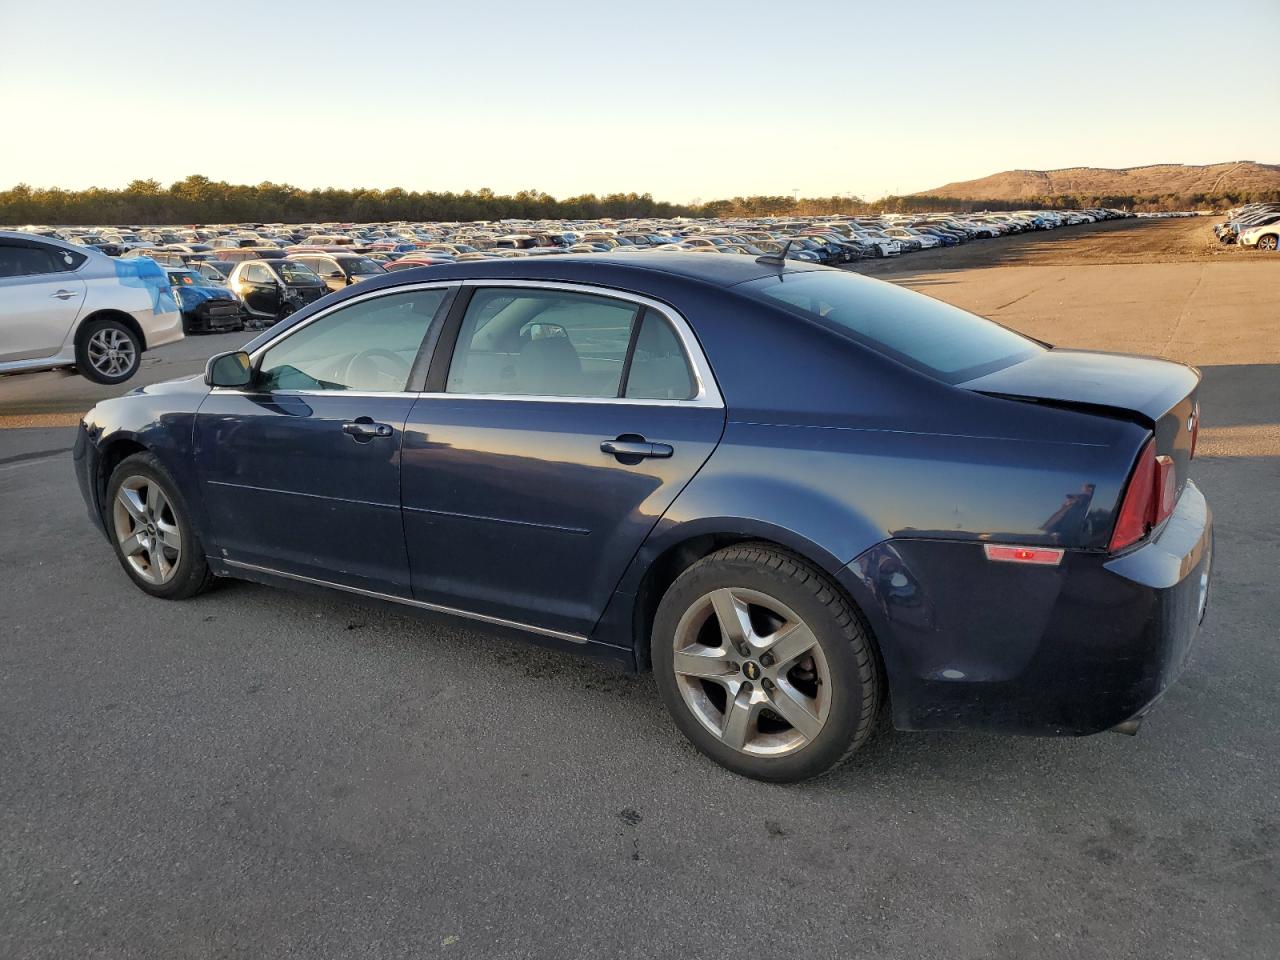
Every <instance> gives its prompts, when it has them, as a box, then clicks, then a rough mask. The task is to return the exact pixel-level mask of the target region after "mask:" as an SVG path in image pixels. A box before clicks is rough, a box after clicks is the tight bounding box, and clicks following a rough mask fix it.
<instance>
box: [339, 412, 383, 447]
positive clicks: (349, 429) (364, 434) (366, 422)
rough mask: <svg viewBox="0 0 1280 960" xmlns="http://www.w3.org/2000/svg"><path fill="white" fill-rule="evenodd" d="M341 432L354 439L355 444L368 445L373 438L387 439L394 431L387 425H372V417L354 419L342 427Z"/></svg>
mask: <svg viewBox="0 0 1280 960" xmlns="http://www.w3.org/2000/svg"><path fill="white" fill-rule="evenodd" d="M342 432H343V433H345V434H347V435H348V436H350V437H352V438H354V439H355V441H356V443H368V442H369V441H370V440H373V439H374V438H375V437H389V436H391V435H392V434H393V433H395V431H394V430H392V429H391V424H389V423H374V422H373V418H372V417H356V418H355V419H354V420H352V421H350V422H348V423H344V424H343V425H342Z"/></svg>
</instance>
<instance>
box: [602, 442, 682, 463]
mask: <svg viewBox="0 0 1280 960" xmlns="http://www.w3.org/2000/svg"><path fill="white" fill-rule="evenodd" d="M600 449H601V450H602V451H603V452H605V453H609V454H612V455H613V456H615V457H618V458H622V457H656V458H658V459H666V458H667V457H669V456H671V455H672V454H673V453H675V448H674V447H672V446H671V444H669V443H650V442H649V441H648V440H605V441H604V442H603V443H601V444H600Z"/></svg>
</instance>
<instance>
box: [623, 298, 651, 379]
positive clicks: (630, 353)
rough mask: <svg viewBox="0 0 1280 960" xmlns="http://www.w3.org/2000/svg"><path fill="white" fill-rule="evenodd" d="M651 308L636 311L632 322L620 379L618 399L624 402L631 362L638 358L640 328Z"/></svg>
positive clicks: (643, 307)
mask: <svg viewBox="0 0 1280 960" xmlns="http://www.w3.org/2000/svg"><path fill="white" fill-rule="evenodd" d="M648 313H649V308H648V307H646V306H644V305H643V304H642V305H641V307H640V309H639V310H637V311H636V315H635V319H633V320H632V321H631V340H630V342H629V343H628V344H627V356H626V359H625V360H623V361H622V376H621V377H620V378H618V397H617V399H619V400H622V399H624V398H625V397H626V395H627V382H628V381H629V380H630V379H631V361H632V360H634V359H635V356H636V341H638V340H639V339H640V328H641V327H643V326H644V318H645V317H646V316H647V315H648Z"/></svg>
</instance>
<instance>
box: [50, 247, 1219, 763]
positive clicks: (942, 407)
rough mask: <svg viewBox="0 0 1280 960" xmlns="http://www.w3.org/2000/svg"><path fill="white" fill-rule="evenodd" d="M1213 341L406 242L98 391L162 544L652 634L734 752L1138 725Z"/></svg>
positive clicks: (598, 643)
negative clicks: (1192, 363) (1018, 321)
mask: <svg viewBox="0 0 1280 960" xmlns="http://www.w3.org/2000/svg"><path fill="white" fill-rule="evenodd" d="M1199 381H1200V378H1199V375H1198V373H1197V372H1196V371H1195V370H1194V369H1192V368H1190V367H1186V366H1183V365H1180V364H1176V363H1169V362H1166V361H1162V360H1154V359H1144V358H1139V357H1129V356H1120V355H1114V354H1100V353H1088V352H1081V351H1076V350H1063V349H1054V348H1052V347H1050V346H1048V345H1046V344H1043V343H1040V342H1037V341H1034V340H1030V339H1028V338H1026V337H1023V336H1021V335H1019V334H1017V333H1014V332H1012V331H1010V330H1007V329H1005V328H1004V327H1001V326H999V325H997V324H995V323H992V322H990V321H988V320H984V319H982V318H979V317H975V316H973V315H971V314H969V313H965V312H964V311H962V310H958V309H956V308H954V307H950V306H947V305H945V304H943V303H940V302H938V301H936V300H933V299H930V298H928V297H925V296H921V295H919V294H916V293H912V292H910V291H907V290H904V289H901V288H899V287H895V286H892V285H889V284H886V283H881V282H878V281H876V280H871V279H867V278H864V277H860V276H856V275H853V274H850V273H846V272H843V271H840V270H834V269H826V268H822V267H817V266H815V265H811V264H801V263H795V262H787V263H782V262H780V261H778V260H776V259H774V258H771V257H768V256H766V257H760V258H751V257H746V256H735V255H718V256H706V255H695V254H679V253H631V254H628V255H626V256H621V255H608V254H603V255H592V256H586V257H576V256H563V257H553V258H540V259H516V260H483V261H476V262H471V263H458V264H449V265H439V266H433V267H427V268H423V269H417V270H405V271H401V272H399V273H395V274H390V275H387V276H385V277H378V278H376V279H373V280H370V281H367V282H366V283H362V284H359V285H358V286H354V287H349V288H347V289H346V290H344V291H343V292H341V293H338V294H331V295H329V296H326V297H324V298H323V299H322V300H320V301H319V302H317V303H314V304H311V305H309V306H307V307H306V308H304V309H302V310H299V311H298V312H297V313H296V314H295V315H294V316H292V317H290V318H289V319H288V320H286V321H284V322H282V323H281V324H278V325H277V326H276V327H273V328H272V329H271V330H269V331H268V332H267V333H264V334H263V335H262V336H260V337H259V338H258V339H256V340H254V341H253V342H251V343H250V344H248V346H247V347H246V349H245V351H244V352H237V353H230V354H223V355H220V356H218V357H215V358H213V359H212V360H211V361H210V362H209V365H208V369H207V370H206V373H205V376H204V377H203V378H198V377H197V378H192V379H188V380H179V381H173V382H170V383H163V384H158V385H155V386H149V387H143V388H141V389H138V390H135V391H134V392H132V393H130V394H128V395H126V396H124V397H121V398H119V399H115V400H108V401H105V402H103V403H100V404H98V405H97V407H95V408H94V409H93V410H91V411H90V412H89V413H88V415H87V416H86V417H85V418H84V422H83V424H82V426H81V428H80V432H79V437H78V439H77V443H76V447H75V465H76V472H77V475H78V478H79V482H80V486H81V489H82V491H83V493H84V497H85V500H86V502H87V503H88V507H89V514H90V516H91V517H92V519H93V522H94V523H95V524H97V525H98V526H99V527H100V528H101V529H102V530H103V532H104V533H105V534H106V535H107V538H108V540H109V541H110V543H111V545H112V547H113V548H114V550H115V552H116V555H117V557H118V558H119V561H120V563H121V564H122V566H123V568H124V570H125V572H126V573H127V574H128V576H129V577H130V578H131V579H132V580H133V581H134V583H136V584H137V585H138V587H140V588H141V589H142V590H144V591H145V592H147V593H149V594H151V595H152V596H156V597H163V598H168V599H183V598H187V597H191V596H194V595H195V594H197V593H199V592H200V591H201V590H203V589H205V588H206V587H208V586H209V585H210V584H211V583H212V582H213V581H214V579H215V578H218V577H237V578H242V579H248V580H256V581H261V582H264V583H269V584H278V585H281V586H287V585H295V586H296V585H302V586H309V587H327V588H332V589H337V590H344V591H347V592H349V593H353V594H357V595H359V596H362V597H367V598H372V599H373V600H377V601H384V602H388V603H393V604H400V605H403V606H405V607H409V608H414V609H417V610H420V611H425V612H428V613H432V614H449V615H454V616H459V617H466V618H469V619H470V620H473V621H479V622H481V623H483V624H487V625H490V626H491V627H493V628H495V629H496V630H500V631H516V632H519V633H520V634H522V635H525V636H527V637H530V638H532V639H535V640H538V641H541V642H544V643H548V644H553V645H562V646H565V647H568V648H572V649H577V650H585V651H588V652H591V653H595V654H598V655H601V656H604V657H608V658H612V659H614V660H617V661H619V662H621V663H622V664H624V665H626V666H627V667H629V668H631V669H647V668H652V669H653V670H654V672H655V674H656V677H657V682H658V688H659V690H660V691H661V694H662V697H663V700H664V701H665V703H666V705H667V707H668V708H669V710H670V712H671V715H672V717H673V718H674V720H675V722H676V724H677V725H678V726H679V727H680V729H681V730H682V731H683V732H684V734H685V735H686V736H687V737H688V738H689V739H690V740H691V741H692V742H693V743H694V744H696V746H697V747H698V748H699V749H700V750H702V751H703V752H704V753H706V754H707V755H708V756H710V757H712V758H713V759H715V760H716V761H718V762H719V763H721V764H723V765H724V766H726V767H728V768H730V769H732V770H735V771H737V772H739V773H742V774H745V775H747V776H751V777H758V778H761V779H767V780H778V781H789V780H797V779H801V778H804V777H808V776H812V775H815V774H818V773H820V772H822V771H824V770H826V769H828V768H830V767H831V766H832V765H833V764H835V763H837V762H839V761H840V760H841V759H842V758H844V757H846V756H848V755H849V754H850V753H852V752H853V751H854V750H856V749H857V748H858V747H859V746H860V745H861V744H862V743H863V742H864V741H865V740H866V739H867V737H868V735H869V734H870V733H871V730H872V728H873V726H874V725H875V723H876V721H877V718H878V717H879V716H880V714H881V707H882V705H883V704H884V703H885V702H886V701H887V703H888V704H889V706H890V708H891V709H890V713H891V716H892V720H893V723H894V724H895V725H896V726H897V727H898V728H900V729H906V730H983V731H1000V732H1007V733H1035V734H1088V733H1094V732H1097V731H1101V730H1107V729H1111V728H1120V729H1124V730H1132V729H1135V728H1136V725H1137V721H1138V720H1139V719H1140V718H1141V717H1142V716H1143V715H1144V714H1145V713H1146V712H1147V710H1148V709H1149V708H1150V707H1151V705H1152V704H1153V702H1154V701H1155V700H1156V699H1157V698H1158V697H1159V696H1160V695H1161V694H1162V693H1163V692H1164V690H1165V689H1166V688H1167V687H1168V686H1169V685H1170V684H1171V683H1172V682H1173V681H1174V679H1175V678H1176V677H1177V675H1178V674H1179V672H1180V671H1181V669H1182V666H1183V664H1184V662H1185V661H1186V658H1187V655H1188V650H1189V649H1190V647H1191V644H1192V640H1193V638H1194V636H1195V634H1196V632H1197V627H1198V624H1199V623H1200V621H1201V619H1202V617H1203V615H1204V611H1205V605H1206V599H1207V593H1208V583H1209V567H1210V559H1211V544H1212V536H1211V521H1210V513H1209V509H1208V507H1207V506H1206V504H1205V500H1204V497H1203V496H1202V495H1201V493H1200V491H1199V490H1198V489H1197V488H1196V486H1195V485H1194V484H1193V483H1191V481H1190V480H1189V479H1188V465H1189V461H1190V460H1191V457H1192V455H1193V454H1194V449H1195V441H1196V432H1197V427H1198V417H1199V410H1198V406H1197V391H1198V387H1199Z"/></svg>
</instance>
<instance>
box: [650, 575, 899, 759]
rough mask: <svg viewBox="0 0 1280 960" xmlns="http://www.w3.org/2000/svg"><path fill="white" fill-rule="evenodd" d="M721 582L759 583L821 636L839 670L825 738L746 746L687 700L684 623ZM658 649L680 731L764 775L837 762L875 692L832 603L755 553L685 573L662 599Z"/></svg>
mask: <svg viewBox="0 0 1280 960" xmlns="http://www.w3.org/2000/svg"><path fill="white" fill-rule="evenodd" d="M721 587H738V588H743V589H748V590H757V591H759V592H761V593H765V594H767V595H769V596H771V597H774V598H776V599H777V600H779V601H781V602H782V603H784V604H786V605H787V606H788V607H790V608H791V609H792V610H793V611H795V613H796V614H797V615H798V616H799V617H800V618H801V619H802V620H804V622H805V623H806V624H807V625H808V626H809V627H810V629H812V630H813V633H814V636H816V637H817V638H818V643H819V644H820V645H821V647H822V653H823V655H824V656H825V657H826V661H827V667H828V669H829V670H830V672H831V682H832V686H833V690H832V695H831V696H832V702H831V712H830V714H829V715H828V717H827V721H826V724H825V725H824V726H823V729H822V732H821V733H819V734H818V736H817V738H816V739H815V740H813V741H812V742H811V743H809V744H807V745H806V746H805V747H803V748H801V749H800V750H799V751H797V752H795V753H792V754H789V755H787V756H785V757H776V758H766V757H753V756H750V755H748V754H744V753H740V752H738V751H737V750H734V749H732V748H731V747H728V746H726V745H725V744H724V743H722V742H721V741H720V740H719V739H718V738H716V737H715V736H714V735H712V734H711V733H710V732H708V731H707V729H706V728H705V727H703V725H702V723H701V722H700V721H699V720H698V719H697V717H695V716H694V715H693V713H692V711H691V710H690V709H689V707H688V706H687V705H686V704H685V702H684V698H683V696H682V695H681V693H680V690H679V687H678V685H677V683H676V680H675V672H674V668H673V664H674V654H675V648H674V638H675V632H676V626H677V624H678V623H679V621H680V618H681V617H682V616H683V615H684V612H685V611H686V610H687V609H688V608H689V606H690V605H691V604H693V603H694V602H695V601H697V600H698V599H699V598H701V597H703V596H705V595H706V594H707V593H710V592H711V591H712V590H716V589H719V588H721ZM651 656H652V662H653V669H654V675H655V678H656V680H657V684H658V690H659V692H660V694H661V696H662V699H663V702H664V703H665V704H666V707H667V710H668V712H669V713H670V714H671V716H672V719H673V720H674V721H675V723H676V726H678V727H679V728H680V731H681V732H682V733H683V734H684V735H685V736H686V737H687V738H688V739H689V740H690V741H691V742H692V743H693V745H694V746H695V747H697V748H698V749H699V750H700V751H701V752H702V753H704V754H706V755H707V756H708V757H710V758H711V759H712V760H715V761H716V762H717V763H719V764H720V765H721V766H724V767H726V768H728V769H730V770H732V771H734V772H735V773H740V774H742V775H744V776H747V777H751V778H753V779H757V780H769V781H775V782H783V783H786V782H794V781H797V780H804V779H808V778H810V777H814V776H817V775H819V774H821V773H823V772H825V771H826V770H828V769H830V768H831V767H832V766H833V765H835V764H836V763H837V762H839V761H840V759H841V758H843V757H844V756H845V754H846V753H847V752H848V751H849V747H850V744H851V742H852V740H853V738H854V736H855V734H856V730H857V724H858V719H859V717H860V715H861V713H862V706H863V698H865V697H867V696H869V695H874V694H873V692H872V691H868V690H866V689H864V684H863V682H862V680H861V678H860V676H859V671H858V664H857V657H856V655H855V652H854V650H853V647H852V645H851V644H850V642H849V639H848V638H847V637H846V636H845V634H844V633H843V631H842V630H841V629H840V627H839V625H838V623H836V621H835V619H834V617H833V616H832V614H831V610H830V609H829V607H828V606H827V605H826V604H824V603H822V601H821V600H819V598H818V596H817V595H815V594H814V593H813V592H811V591H810V590H809V589H807V588H806V587H805V586H803V585H802V584H800V583H798V582H797V581H796V580H795V579H793V578H791V577H789V576H787V575H786V574H784V573H782V572H780V571H778V570H776V569H774V568H773V567H770V566H766V565H762V564H759V563H754V562H751V561H749V560H740V559H724V560H715V561H714V562H710V563H708V562H705V561H704V562H700V563H698V564H695V565H694V566H692V567H690V568H689V569H688V570H686V571H685V572H684V573H683V574H681V575H680V576H679V577H678V578H677V579H676V581H675V583H673V584H672V585H671V588H670V589H669V590H668V591H667V593H666V595H665V596H664V597H663V598H662V601H661V603H660V604H659V605H658V611H657V614H656V615H655V617H654V624H653V635H652V650H651Z"/></svg>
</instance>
